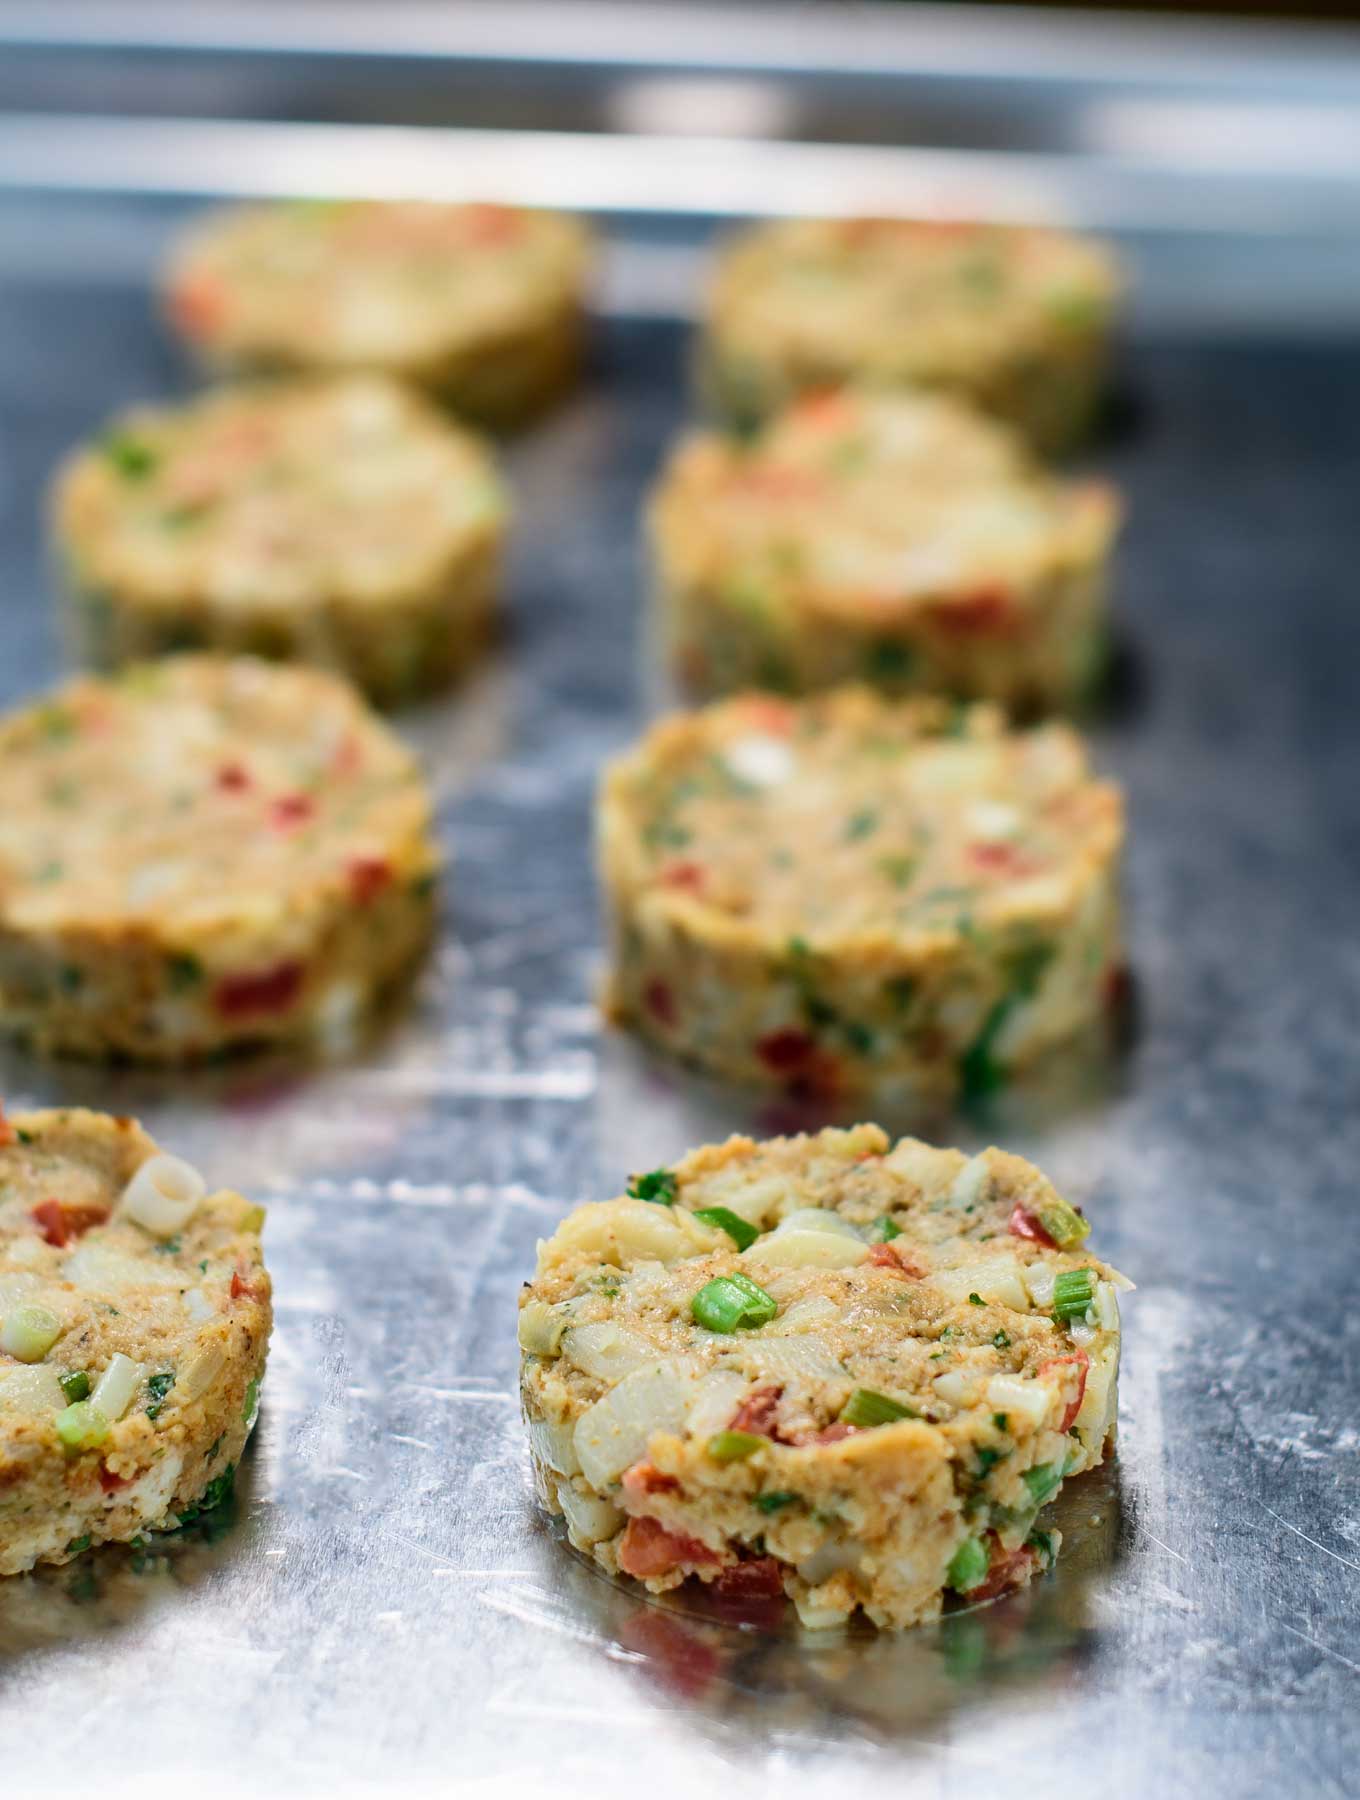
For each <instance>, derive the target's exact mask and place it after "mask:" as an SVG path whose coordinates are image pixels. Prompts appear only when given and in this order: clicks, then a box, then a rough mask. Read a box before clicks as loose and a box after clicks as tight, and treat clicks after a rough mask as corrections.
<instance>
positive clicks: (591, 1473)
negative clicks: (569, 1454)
mask: <svg viewBox="0 0 1360 1800" xmlns="http://www.w3.org/2000/svg"><path fill="white" fill-rule="evenodd" d="M693 1391H694V1386H693V1378H692V1376H691V1375H690V1374H689V1373H688V1371H685V1370H682V1369H680V1368H677V1366H676V1365H675V1364H674V1363H664V1362H657V1363H650V1364H648V1365H647V1366H646V1367H645V1368H641V1369H634V1370H633V1372H632V1374H631V1375H625V1376H624V1378H623V1380H622V1381H621V1382H620V1383H619V1384H618V1386H617V1387H615V1388H611V1389H610V1391H609V1392H608V1393H607V1394H605V1395H604V1396H603V1397H602V1398H601V1399H599V1400H597V1401H596V1402H595V1404H594V1406H592V1407H590V1408H589V1409H588V1411H586V1412H584V1413H582V1414H581V1417H580V1418H579V1419H578V1420H577V1421H576V1438H575V1442H576V1454H577V1456H578V1458H579V1459H580V1463H581V1473H582V1474H583V1475H584V1476H585V1478H586V1480H587V1481H588V1482H589V1483H590V1485H591V1486H592V1487H595V1488H602V1487H607V1486H608V1485H609V1483H610V1482H611V1481H616V1480H617V1479H618V1477H619V1476H620V1475H622V1473H623V1471H624V1470H625V1469H626V1468H628V1467H629V1466H630V1464H632V1463H635V1462H636V1461H637V1460H638V1458H639V1457H640V1456H641V1455H642V1454H643V1453H644V1452H645V1450H646V1448H647V1444H648V1442H649V1440H650V1439H651V1438H652V1436H653V1435H654V1433H656V1432H658V1431H679V1430H680V1429H681V1427H682V1426H683V1424H684V1422H685V1412H686V1409H687V1408H688V1406H689V1402H690V1397H691V1395H692V1393H693Z"/></svg>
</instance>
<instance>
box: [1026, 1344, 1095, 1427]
mask: <svg viewBox="0 0 1360 1800" xmlns="http://www.w3.org/2000/svg"><path fill="white" fill-rule="evenodd" d="M1064 1363H1075V1364H1076V1367H1077V1392H1076V1398H1075V1399H1072V1400H1069V1401H1068V1403H1067V1411H1066V1412H1065V1413H1064V1414H1063V1416H1062V1423H1061V1424H1060V1425H1059V1426H1058V1430H1059V1431H1066V1430H1067V1429H1068V1427H1069V1426H1070V1425H1071V1424H1072V1423H1073V1422H1074V1421H1075V1419H1076V1416H1077V1414H1078V1413H1079V1412H1080V1411H1081V1403H1082V1401H1083V1400H1084V1399H1085V1398H1086V1377H1087V1375H1088V1374H1089V1373H1090V1369H1091V1359H1090V1357H1089V1356H1088V1355H1087V1354H1086V1352H1085V1351H1084V1350H1074V1351H1073V1352H1072V1353H1071V1355H1070V1356H1055V1357H1054V1358H1053V1359H1052V1361H1050V1362H1046V1363H1043V1364H1041V1365H1040V1367H1039V1370H1038V1375H1039V1379H1040V1380H1042V1379H1043V1377H1044V1376H1045V1375H1047V1374H1048V1372H1049V1370H1050V1369H1060V1368H1062V1366H1063V1364H1064Z"/></svg>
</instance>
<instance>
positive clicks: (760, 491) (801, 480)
mask: <svg viewBox="0 0 1360 1800" xmlns="http://www.w3.org/2000/svg"><path fill="white" fill-rule="evenodd" d="M732 486H733V487H734V488H735V489H736V491H737V492H738V493H739V494H746V495H749V496H751V497H752V498H753V499H757V500H788V501H795V502H798V503H799V504H803V503H807V504H810V503H812V502H814V501H817V500H820V499H822V498H823V496H824V495H825V493H826V486H827V483H826V477H825V476H824V475H821V474H819V473H818V472H817V470H816V469H801V468H799V467H798V466H797V464H795V463H750V464H748V465H747V466H746V467H744V468H742V469H740V470H739V471H738V472H737V473H736V474H734V475H733V477H732Z"/></svg>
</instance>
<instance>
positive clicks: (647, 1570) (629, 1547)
mask: <svg viewBox="0 0 1360 1800" xmlns="http://www.w3.org/2000/svg"><path fill="white" fill-rule="evenodd" d="M719 1560H720V1559H719V1557H718V1553H717V1551H716V1550H710V1549H709V1547H708V1545H707V1544H702V1543H700V1541H699V1539H698V1538H692V1537H685V1536H684V1535H683V1534H682V1533H681V1532H678V1531H667V1529H666V1527H665V1526H664V1525H662V1524H661V1523H660V1522H659V1521H658V1520H656V1519H649V1518H644V1517H641V1516H638V1517H634V1518H631V1519H630V1520H629V1521H628V1529H627V1530H626V1531H625V1532H624V1534H623V1536H622V1538H621V1539H620V1540H619V1567H620V1568H621V1569H622V1570H623V1572H624V1574H625V1575H635V1576H636V1577H637V1578H638V1579H639V1580H640V1581H645V1580H646V1579H647V1578H648V1577H649V1576H652V1575H669V1574H670V1572H671V1570H672V1569H678V1568H680V1567H681V1565H682V1564H688V1565H689V1566H690V1567H691V1568H697V1567H702V1566H703V1565H704V1564H706V1563H715V1562H717V1561H719Z"/></svg>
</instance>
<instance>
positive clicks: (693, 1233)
mask: <svg viewBox="0 0 1360 1800" xmlns="http://www.w3.org/2000/svg"><path fill="white" fill-rule="evenodd" d="M731 1243H732V1240H731V1239H730V1238H729V1237H728V1235H727V1233H726V1232H725V1231H719V1230H718V1229H717V1228H716V1227H710V1226H707V1225H705V1224H704V1223H703V1221H702V1220H701V1219H696V1218H695V1217H694V1216H693V1214H692V1213H688V1212H686V1211H684V1209H683V1208H680V1207H671V1206H656V1205H654V1204H653V1203H652V1202H651V1201H648V1200H595V1201H591V1202H589V1203H588V1204H587V1205H585V1206H578V1207H577V1209H576V1211H575V1212H574V1213H572V1214H570V1215H569V1217H567V1218H566V1219H564V1220H563V1221H562V1223H561V1224H560V1225H559V1226H558V1228H557V1230H556V1231H555V1232H554V1234H553V1235H552V1237H551V1238H550V1239H549V1240H548V1241H547V1243H546V1244H541V1245H540V1246H539V1268H540V1269H542V1268H544V1267H545V1266H551V1264H552V1262H553V1261H555V1260H558V1259H560V1258H562V1257H563V1256H566V1255H569V1254H571V1253H572V1252H575V1251H584V1252H586V1253H588V1254H589V1255H592V1256H597V1257H599V1259H600V1260H601V1261H602V1262H616V1263H624V1262H629V1263H632V1262H637V1261H639V1260H641V1259H643V1258H652V1259H654V1260H655V1261H657V1262H663V1263H672V1262H677V1261H679V1259H680V1258H681V1257H685V1256H693V1255H694V1254H695V1250H696V1248H697V1247H699V1246H701V1245H702V1246H708V1245H711V1246H712V1247H713V1248H715V1249H716V1248H717V1247H718V1246H719V1244H723V1245H726V1246H727V1247H728V1248H729V1249H730V1247H731ZM545 1258H546V1259H547V1261H546V1263H545Z"/></svg>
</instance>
